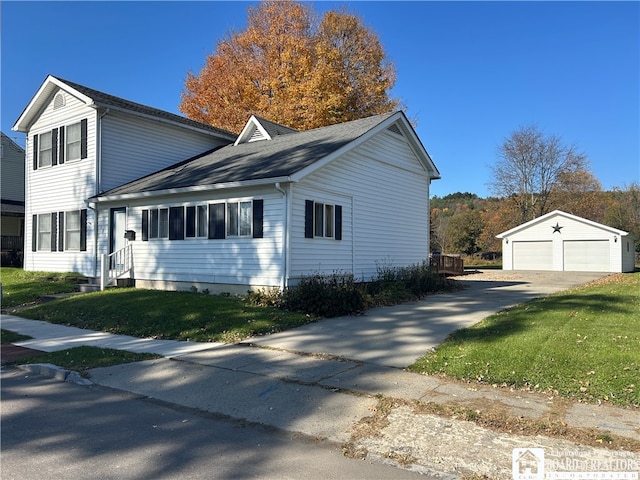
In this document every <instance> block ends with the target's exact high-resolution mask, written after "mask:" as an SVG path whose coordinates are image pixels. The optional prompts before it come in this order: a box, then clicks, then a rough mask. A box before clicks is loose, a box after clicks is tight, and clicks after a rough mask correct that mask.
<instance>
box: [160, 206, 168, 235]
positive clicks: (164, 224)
mask: <svg viewBox="0 0 640 480" xmlns="http://www.w3.org/2000/svg"><path fill="white" fill-rule="evenodd" d="M158 238H169V209H168V208H159V209H158Z"/></svg>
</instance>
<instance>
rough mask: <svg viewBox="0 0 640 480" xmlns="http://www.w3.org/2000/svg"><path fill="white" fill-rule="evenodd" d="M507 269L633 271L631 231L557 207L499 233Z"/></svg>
mask: <svg viewBox="0 0 640 480" xmlns="http://www.w3.org/2000/svg"><path fill="white" fill-rule="evenodd" d="M496 237H497V238H501V239H502V268H503V270H555V271H585V272H633V271H634V268H635V239H634V238H633V236H632V235H630V234H629V233H628V232H625V231H623V230H619V229H617V228H612V227H608V226H606V225H602V224H600V223H596V222H592V221H591V220H587V219H585V218H581V217H577V216H575V215H571V214H569V213H565V212H561V211H560V210H555V211H553V212H551V213H547V214H546V215H543V216H541V217H538V218H536V219H534V220H531V221H529V222H527V223H523V224H522V225H519V226H517V227H515V228H512V229H511V230H508V231H506V232H503V233H501V234H500V235H496Z"/></svg>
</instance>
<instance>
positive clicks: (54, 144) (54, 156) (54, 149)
mask: <svg viewBox="0 0 640 480" xmlns="http://www.w3.org/2000/svg"><path fill="white" fill-rule="evenodd" d="M57 164H58V129H57V128H54V129H53V130H51V165H57Z"/></svg>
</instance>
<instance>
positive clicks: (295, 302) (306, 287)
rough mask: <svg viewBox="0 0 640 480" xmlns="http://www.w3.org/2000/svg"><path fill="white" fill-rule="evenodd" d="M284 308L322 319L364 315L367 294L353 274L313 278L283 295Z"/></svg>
mask: <svg viewBox="0 0 640 480" xmlns="http://www.w3.org/2000/svg"><path fill="white" fill-rule="evenodd" d="M283 307H284V308H286V309H287V310H295V311H302V312H306V313H310V314H312V315H318V316H321V317H338V316H340V315H349V314H354V313H362V312H363V311H364V309H365V308H366V302H365V299H364V292H363V291H362V289H361V288H359V287H358V285H357V284H356V282H355V281H354V278H353V275H352V274H342V273H334V274H332V275H319V274H317V275H312V276H310V277H305V278H303V279H302V280H300V283H298V285H296V286H295V287H294V288H290V289H288V290H286V291H285V292H284V294H283Z"/></svg>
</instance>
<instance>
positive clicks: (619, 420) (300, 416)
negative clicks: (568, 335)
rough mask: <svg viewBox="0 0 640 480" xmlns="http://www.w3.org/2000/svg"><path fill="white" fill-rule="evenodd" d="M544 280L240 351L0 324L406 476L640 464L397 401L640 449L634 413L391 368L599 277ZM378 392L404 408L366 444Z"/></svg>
mask: <svg viewBox="0 0 640 480" xmlns="http://www.w3.org/2000/svg"><path fill="white" fill-rule="evenodd" d="M549 273H550V272H544V274H540V275H538V274H537V273H536V272H527V274H526V278H525V277H524V276H520V275H522V274H520V273H518V272H492V273H490V274H479V275H478V276H475V279H474V276H469V277H466V278H465V279H464V281H465V282H467V283H469V285H468V288H467V289H465V290H462V291H460V292H456V293H455V294H449V295H434V296H432V297H429V298H427V299H426V300H425V301H423V302H417V303H415V304H412V305H403V306H399V307H392V308H382V309H375V310H372V311H369V312H367V315H366V316H361V317H346V318H340V319H328V320H323V321H321V322H318V323H315V324H311V325H308V326H305V327H301V328H298V329H294V330H291V331H288V332H283V333H281V334H275V335H271V336H267V337H260V338H254V339H250V340H249V341H247V342H245V343H243V344H238V345H220V344H206V343H205V344H202V343H200V344H197V343H194V342H189V343H187V342H169V341H159V340H144V339H134V338H132V337H124V336H112V335H109V334H105V333H101V332H90V331H86V330H80V329H73V328H70V327H64V326H60V325H51V324H47V323H46V322H37V321H32V320H24V319H21V318H19V317H13V316H3V318H2V328H6V329H9V330H12V331H16V332H18V333H24V334H28V335H30V336H33V337H34V340H29V341H27V342H20V345H25V346H30V347H31V348H38V349H45V348H42V347H46V348H48V349H51V350H53V349H60V348H69V347H70V346H77V345H80V344H89V345H95V346H110V348H124V349H127V350H130V349H134V348H135V350H133V351H139V352H143V351H144V352H149V351H153V352H155V353H160V354H162V355H165V356H166V357H169V358H162V359H158V360H149V361H144V362H137V363H131V364H125V365H117V366H114V367H108V368H100V369H93V370H91V371H90V375H91V377H90V378H91V381H92V382H94V384H97V385H100V386H103V387H108V388H114V389H118V390H122V391H126V392H131V393H134V394H137V395H141V396H143V397H148V398H151V399H156V400H160V401H163V402H167V403H171V404H175V405H178V406H180V407H181V408H185V407H186V408H191V409H195V410H197V411H202V412H209V413H213V414H217V415H223V416H228V417H230V418H234V419H240V420H243V421H248V422H255V423H259V424H263V425H268V426H273V427H276V428H279V429H284V430H287V431H292V432H298V433H301V434H304V435H309V436H311V437H314V438H318V439H326V440H329V441H332V442H338V443H341V444H345V445H347V444H348V445H349V447H348V449H349V450H350V451H351V452H354V451H356V452H361V453H363V452H364V453H366V456H367V458H370V459H380V460H383V461H389V459H391V460H394V459H395V461H396V462H398V463H399V464H404V467H405V468H410V469H412V470H416V471H420V472H422V473H426V474H433V475H437V476H439V477H440V478H459V477H460V476H461V475H465V474H466V475H469V474H470V473H473V474H477V475H486V476H487V477H489V478H505V479H509V478H511V466H512V458H511V454H512V450H513V448H521V447H527V448H530V447H537V448H544V449H545V451H548V452H562V451H565V452H566V451H578V450H579V451H580V452H583V453H584V454H585V455H588V457H589V459H590V460H592V459H603V461H605V460H606V459H608V458H611V455H612V454H620V455H622V454H624V455H627V454H628V455H632V457H630V458H631V459H632V460H633V461H635V462H640V456H639V455H638V454H637V453H635V454H632V453H630V452H611V451H609V450H605V449H594V448H591V447H585V446H577V445H575V444H573V443H571V442H568V441H566V440H561V439H557V438H548V437H543V436H536V437H526V436H522V435H518V434H517V433H498V432H495V431H492V430H488V429H485V428H481V427H479V426H478V425H476V424H474V423H472V422H467V421H462V420H456V419H455V418H453V419H452V418H445V417H440V416H437V415H431V414H426V413H421V412H420V411H419V410H414V409H413V408H411V407H409V406H406V405H404V404H403V402H404V401H408V402H409V404H411V402H413V401H420V402H433V403H436V404H440V405H451V406H457V407H464V408H467V409H469V410H470V411H476V412H479V414H482V412H484V411H485V410H491V411H494V412H495V411H500V412H503V413H504V414H505V415H512V416H515V417H518V418H519V417H521V418H531V419H553V420H555V421H558V422H563V423H564V424H566V425H567V427H576V428H592V429H595V430H594V431H595V432H602V434H606V435H612V436H613V435H615V436H618V437H624V438H627V439H629V440H632V441H636V442H640V430H639V429H638V426H639V425H640V415H639V411H638V410H637V409H621V408H615V407H609V406H604V405H600V406H598V405H585V404H580V403H575V404H573V403H571V402H569V401H567V400H566V399H558V398H550V397H547V396H545V395H542V394H538V393H530V392H524V391H517V390H514V391H511V390H509V389H505V388H492V387H490V386H485V385H479V384H466V383H463V382H458V381H453V380H445V379H441V378H436V377H429V376H423V375H418V374H413V373H409V372H406V371H404V370H402V369H400V368H397V367H398V366H402V367H404V366H407V365H409V364H410V363H412V362H413V361H414V360H415V359H416V358H417V357H418V356H420V355H423V354H424V353H425V352H426V351H427V350H428V348H429V347H430V346H435V345H436V344H437V343H439V342H440V341H441V340H442V339H443V338H444V337H446V335H448V334H449V333H450V332H451V331H453V330H455V329H456V328H460V327H463V326H466V325H468V324H472V323H475V322H477V321H479V320H480V319H481V318H484V317H486V316H487V315H489V314H491V313H494V312H495V311H497V310H500V309H502V308H505V307H506V306H509V305H513V304H516V303H520V302H522V301H526V300H528V299H530V298H533V297H535V296H540V295H544V294H547V293H553V292H554V291H558V290H562V289H565V288H569V287H571V286H574V285H578V284H580V283H584V282H586V281H589V280H593V279H595V278H599V277H602V276H603V274H584V275H576V274H565V275H558V276H555V277H554V276H553V275H551V276H550V275H549ZM314 337H315V338H314ZM176 344H177V345H176ZM49 351H50V350H49ZM162 352H164V353H162ZM324 354H331V355H324ZM380 396H384V397H388V398H394V399H399V400H400V401H398V402H397V406H396V407H395V408H393V409H392V411H391V412H389V413H388V415H386V417H385V419H384V421H383V422H381V423H380V426H379V428H378V429H377V430H376V431H375V434H371V433H370V434H366V435H363V434H362V431H363V427H362V426H361V425H362V422H363V419H364V420H365V421H368V420H366V419H370V418H371V417H372V415H375V414H376V409H377V405H378V399H379V398H380ZM365 430H366V429H365ZM636 445H640V443H636ZM364 453H363V454H364ZM547 455H550V453H548V454H547ZM550 458H551V457H550ZM616 458H620V457H619V456H618V457H616ZM636 464H637V463H636Z"/></svg>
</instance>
